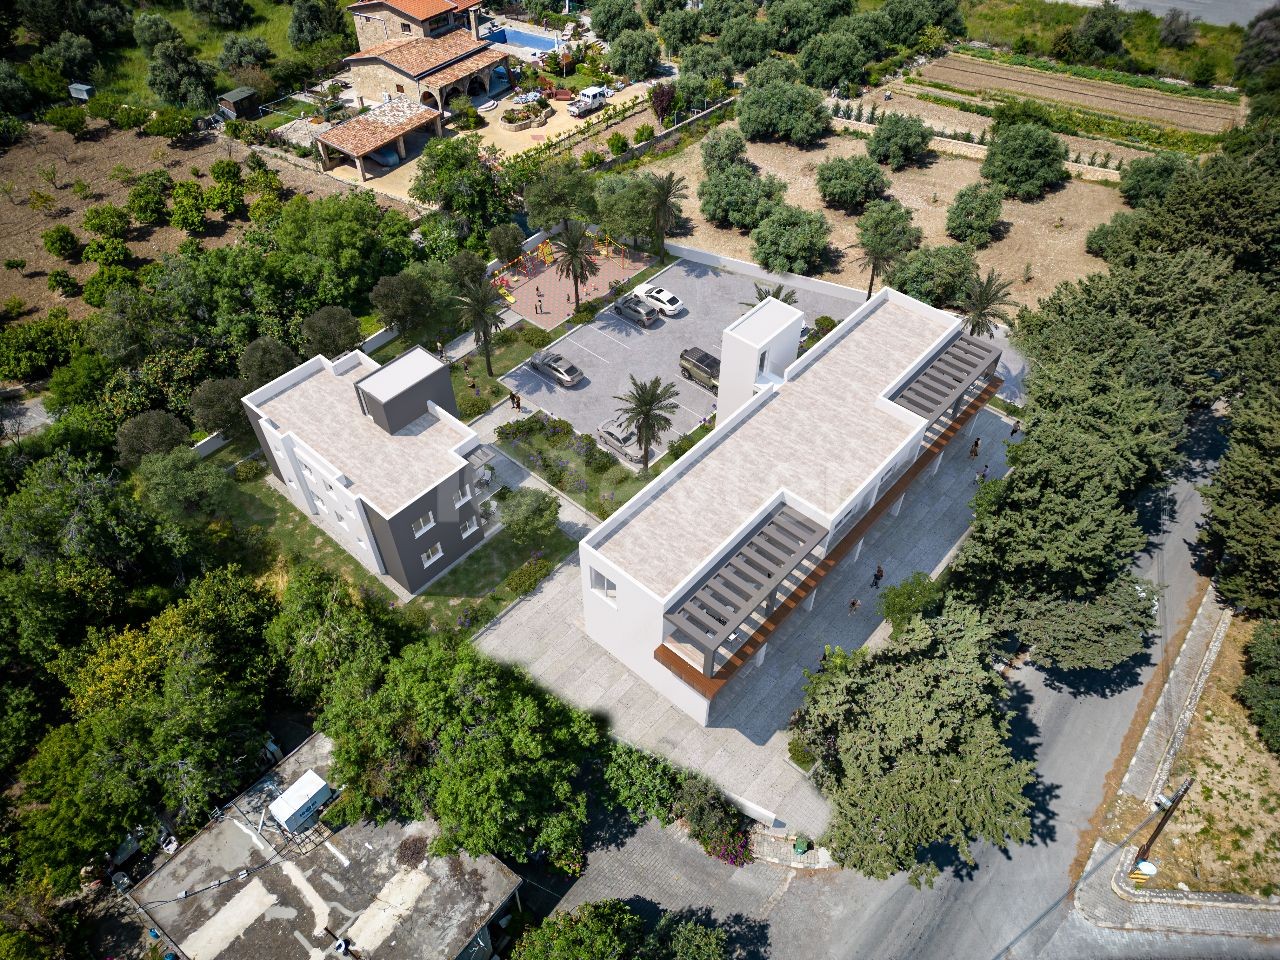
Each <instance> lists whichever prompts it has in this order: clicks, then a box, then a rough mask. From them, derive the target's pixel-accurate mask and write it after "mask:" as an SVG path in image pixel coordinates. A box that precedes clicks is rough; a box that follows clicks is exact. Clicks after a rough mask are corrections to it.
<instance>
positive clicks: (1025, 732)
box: [1007, 680, 1062, 845]
mask: <svg viewBox="0 0 1280 960" xmlns="http://www.w3.org/2000/svg"><path fill="white" fill-rule="evenodd" d="M1008 687H1009V699H1008V701H1007V703H1008V710H1009V749H1010V750H1011V751H1012V753H1013V758H1014V759H1015V760H1030V761H1031V762H1032V763H1035V761H1036V760H1037V758H1038V755H1039V752H1040V727H1039V725H1038V724H1037V723H1036V722H1035V721H1034V720H1032V719H1031V692H1030V691H1029V690H1028V689H1027V687H1026V684H1024V683H1021V682H1019V681H1016V680H1013V681H1010V682H1009V684H1008ZM1061 792H1062V791H1061V788H1060V787H1059V785H1058V784H1056V783H1049V782H1048V781H1046V780H1045V779H1044V777H1043V776H1041V774H1040V771H1039V770H1036V771H1035V780H1033V781H1032V782H1031V784H1030V785H1029V786H1028V787H1027V788H1026V789H1025V790H1024V791H1023V793H1024V794H1026V796H1027V798H1028V799H1029V800H1030V801H1031V811H1030V816H1031V841H1030V842H1031V843H1032V844H1036V843H1039V844H1042V845H1048V844H1050V843H1052V842H1053V841H1054V840H1056V839H1057V838H1058V828H1057V826H1056V825H1055V823H1054V820H1055V819H1056V815H1055V814H1054V811H1053V802H1054V801H1055V800H1057V799H1058V795H1059V794H1060V793H1061Z"/></svg>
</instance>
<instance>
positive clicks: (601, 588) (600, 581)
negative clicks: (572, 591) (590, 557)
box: [591, 567, 618, 601]
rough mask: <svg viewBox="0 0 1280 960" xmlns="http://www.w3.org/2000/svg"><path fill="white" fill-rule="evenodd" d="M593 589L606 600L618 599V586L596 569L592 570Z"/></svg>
mask: <svg viewBox="0 0 1280 960" xmlns="http://www.w3.org/2000/svg"><path fill="white" fill-rule="evenodd" d="M591 589H592V590H594V591H595V592H596V593H598V594H600V596H602V597H604V598H605V599H606V600H611V601H612V600H616V599H618V587H617V585H616V584H615V583H614V582H613V581H612V580H610V579H609V578H608V577H606V576H605V575H604V574H603V573H601V572H600V571H599V570H596V569H595V568H594V567H593V568H592V569H591Z"/></svg>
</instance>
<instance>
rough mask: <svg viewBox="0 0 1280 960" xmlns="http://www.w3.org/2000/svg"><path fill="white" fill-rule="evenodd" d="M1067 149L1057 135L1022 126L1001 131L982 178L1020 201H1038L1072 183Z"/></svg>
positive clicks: (989, 150)
mask: <svg viewBox="0 0 1280 960" xmlns="http://www.w3.org/2000/svg"><path fill="white" fill-rule="evenodd" d="M1066 161H1067V147H1066V144H1064V143H1063V142H1062V141H1061V140H1060V139H1059V138H1058V137H1057V136H1056V135H1055V134H1054V133H1053V132H1051V131H1049V130H1046V129H1045V128H1044V127H1040V126H1036V125H1034V124H1029V123H1022V124H1017V125H1016V126H1012V127H1009V128H1008V129H1007V130H1003V131H1001V132H1000V133H999V134H998V135H997V136H996V139H995V141H994V142H993V143H992V144H991V146H990V148H988V150H987V159H986V160H984V161H983V163H982V175H983V176H984V177H986V178H987V179H988V180H990V181H991V182H992V183H994V184H996V185H998V186H1000V187H1002V188H1003V189H1004V191H1005V194H1006V195H1008V196H1012V197H1017V198H1018V199H1019V200H1026V201H1029V200H1036V199H1038V198H1040V197H1042V196H1044V195H1045V194H1046V193H1048V192H1049V191H1050V190H1051V189H1053V188H1054V187H1056V186H1058V185H1059V184H1061V183H1065V182H1066V181H1067V180H1068V179H1070V174H1068V173H1067V167H1066Z"/></svg>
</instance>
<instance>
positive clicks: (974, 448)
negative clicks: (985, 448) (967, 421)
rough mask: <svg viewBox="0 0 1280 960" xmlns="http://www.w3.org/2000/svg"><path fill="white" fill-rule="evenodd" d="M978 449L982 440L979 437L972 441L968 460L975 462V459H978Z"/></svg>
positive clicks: (980, 447)
mask: <svg viewBox="0 0 1280 960" xmlns="http://www.w3.org/2000/svg"><path fill="white" fill-rule="evenodd" d="M980 449H982V438H981V437H978V439H977V440H974V441H973V446H971V447H970V448H969V459H970V460H977V459H978V451H979V450H980Z"/></svg>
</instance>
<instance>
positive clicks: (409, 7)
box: [348, 0, 480, 20]
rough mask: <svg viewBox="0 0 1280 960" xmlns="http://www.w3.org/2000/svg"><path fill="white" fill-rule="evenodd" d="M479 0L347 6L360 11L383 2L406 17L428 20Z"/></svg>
mask: <svg viewBox="0 0 1280 960" xmlns="http://www.w3.org/2000/svg"><path fill="white" fill-rule="evenodd" d="M479 2H480V0H464V2H463V3H454V2H453V0H364V2H361V3H353V4H351V6H350V7H349V8H348V9H350V10H355V11H356V12H357V13H359V12H361V11H360V9H359V8H361V7H373V6H379V5H382V4H385V5H386V6H388V7H390V8H391V9H392V10H397V11H399V12H400V13H403V14H404V15H405V16H407V17H413V19H415V20H430V19H431V18H432V17H438V16H440V14H442V13H449V12H451V11H453V10H466V9H467V8H469V7H474V6H475V5H476V4H477V3H479Z"/></svg>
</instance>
